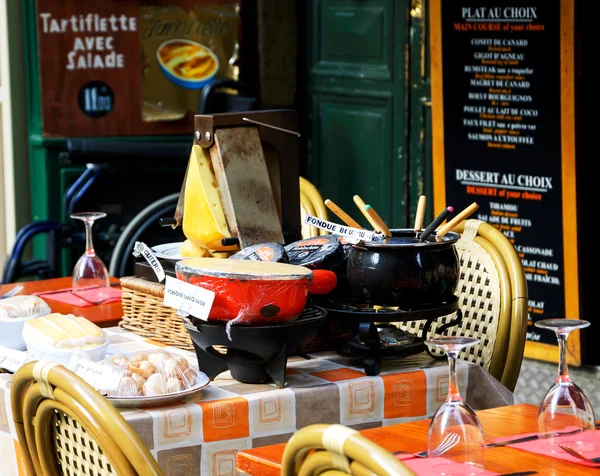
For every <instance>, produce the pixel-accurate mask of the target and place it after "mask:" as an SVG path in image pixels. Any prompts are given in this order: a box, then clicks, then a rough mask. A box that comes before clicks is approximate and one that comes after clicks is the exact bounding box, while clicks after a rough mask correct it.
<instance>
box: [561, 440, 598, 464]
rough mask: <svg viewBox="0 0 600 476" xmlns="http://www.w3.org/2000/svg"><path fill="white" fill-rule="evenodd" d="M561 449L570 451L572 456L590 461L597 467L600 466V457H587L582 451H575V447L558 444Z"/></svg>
mask: <svg viewBox="0 0 600 476" xmlns="http://www.w3.org/2000/svg"><path fill="white" fill-rule="evenodd" d="M558 446H559V447H560V448H561V449H563V450H564V451H566V452H567V453H569V454H570V455H571V456H573V457H575V458H578V459H580V460H582V461H585V462H586V463H590V464H593V465H595V467H597V468H600V458H586V457H585V456H583V455H582V454H581V453H579V452H577V451H575V450H574V449H573V448H571V447H570V446H567V445H558Z"/></svg>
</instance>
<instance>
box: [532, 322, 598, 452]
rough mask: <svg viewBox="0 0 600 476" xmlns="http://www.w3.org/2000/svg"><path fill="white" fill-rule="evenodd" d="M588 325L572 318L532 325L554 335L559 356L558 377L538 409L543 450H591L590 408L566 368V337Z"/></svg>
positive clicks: (592, 425)
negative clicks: (563, 447) (562, 446)
mask: <svg viewBox="0 0 600 476" xmlns="http://www.w3.org/2000/svg"><path fill="white" fill-rule="evenodd" d="M589 325H590V323H589V322H588V321H582V320H576V319H544V320H541V321H538V322H536V323H535V326H536V327H539V328H541V329H548V330H551V331H554V332H555V333H556V337H557V339H558V353H559V363H558V376H557V377H556V381H555V383H554V385H553V386H552V387H551V388H550V390H548V392H547V393H546V395H545V396H544V399H543V400H542V403H541V404H540V408H539V410H538V433H539V436H540V440H541V448H542V449H543V450H546V451H550V452H557V453H564V450H562V449H561V448H560V447H559V446H558V445H559V444H561V445H566V446H570V447H571V448H573V449H574V450H575V451H577V452H578V453H586V452H589V451H593V450H594V447H595V437H596V431H595V430H596V428H595V424H596V421H595V419H594V409H593V408H592V406H591V405H590V402H589V400H588V399H587V397H586V396H585V394H584V393H583V391H582V390H581V389H580V388H579V387H578V386H577V385H575V384H574V383H573V381H572V380H571V377H570V376H569V369H568V367H567V339H568V338H569V334H570V333H571V331H573V330H575V329H583V328H584V327H588V326H589ZM565 433H566V434H565Z"/></svg>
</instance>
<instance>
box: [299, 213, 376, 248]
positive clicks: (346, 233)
mask: <svg viewBox="0 0 600 476" xmlns="http://www.w3.org/2000/svg"><path fill="white" fill-rule="evenodd" d="M304 223H306V224H307V225H311V226H314V227H316V228H320V229H321V230H327V231H329V232H330V233H331V234H333V235H338V236H343V237H344V238H345V239H346V241H348V242H349V243H358V242H359V241H371V242H372V241H383V239H384V238H385V235H383V234H382V233H375V232H373V231H369V230H361V229H360V228H353V227H351V226H347V225H339V224H338V223H333V222H330V221H327V220H321V219H320V218H317V217H314V216H312V215H306V217H305V218H304Z"/></svg>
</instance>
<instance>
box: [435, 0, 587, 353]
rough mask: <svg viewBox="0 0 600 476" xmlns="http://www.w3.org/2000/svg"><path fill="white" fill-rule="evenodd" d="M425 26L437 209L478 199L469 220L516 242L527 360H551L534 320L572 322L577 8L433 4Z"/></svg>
mask: <svg viewBox="0 0 600 476" xmlns="http://www.w3.org/2000/svg"><path fill="white" fill-rule="evenodd" d="M430 19H431V42H432V46H431V54H432V108H433V111H432V112H433V131H434V132H433V134H434V137H433V147H434V148H433V151H434V190H435V197H434V202H435V209H436V210H435V211H436V212H437V211H438V210H442V209H443V208H444V207H445V206H447V205H452V206H453V207H454V208H455V209H458V210H460V209H462V208H464V207H466V206H468V205H469V204H470V203H472V202H474V201H476V202H477V203H478V204H479V209H478V211H477V213H476V216H473V217H472V218H478V219H480V220H484V221H486V222H488V223H490V224H491V225H493V226H494V227H496V228H497V229H499V230H500V231H502V232H503V233H504V235H505V236H506V237H507V238H508V239H509V240H510V241H511V242H512V243H513V244H514V246H515V248H516V250H517V252H518V254H519V256H520V258H521V262H522V264H523V268H524V271H525V275H526V279H527V287H528V294H529V296H528V297H529V327H528V333H527V340H528V343H527V346H526V351H525V355H526V356H527V357H532V358H540V359H545V360H552V361H555V360H556V352H555V351H556V337H555V335H554V333H553V332H544V331H542V330H540V329H538V328H537V327H535V326H533V323H534V322H535V321H537V320H540V319H547V318H572V319H577V318H579V302H578V301H579V298H578V283H577V280H578V277H577V275H578V271H577V259H578V258H577V235H576V229H577V223H576V219H577V213H576V191H575V188H576V183H575V156H574V155H575V149H574V106H573V102H574V90H573V81H574V79H573V21H574V13H573V2H569V1H566V0H532V1H531V2H514V1H510V0H508V1H507V0H496V1H468V0H432V2H431V6H430ZM569 344H570V354H571V359H570V360H571V362H572V363H574V364H579V363H580V354H579V341H578V336H576V335H573V336H572V338H570V339H569Z"/></svg>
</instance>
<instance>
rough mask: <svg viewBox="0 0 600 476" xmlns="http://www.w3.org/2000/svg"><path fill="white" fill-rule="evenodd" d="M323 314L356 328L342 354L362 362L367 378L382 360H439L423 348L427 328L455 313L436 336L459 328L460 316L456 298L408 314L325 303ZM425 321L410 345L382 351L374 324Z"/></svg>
mask: <svg viewBox="0 0 600 476" xmlns="http://www.w3.org/2000/svg"><path fill="white" fill-rule="evenodd" d="M320 305H321V306H322V307H324V308H325V309H326V310H327V313H328V316H329V318H330V319H336V320H343V321H345V322H351V323H354V324H357V325H358V334H357V335H356V336H355V337H353V338H352V339H350V340H349V341H348V342H346V352H341V351H340V353H344V354H346V353H347V354H348V355H350V356H353V357H362V358H363V367H364V370H365V373H366V374H367V375H379V372H380V370H381V359H382V358H401V357H406V356H408V355H413V354H419V353H421V352H423V351H426V352H427V353H428V354H429V355H431V356H432V357H433V358H434V359H443V358H445V357H438V356H436V355H434V354H432V353H431V352H430V351H429V349H428V347H427V346H426V345H425V339H426V337H427V333H428V332H429V329H430V327H431V324H432V323H433V322H434V321H435V320H436V319H439V318H440V317H443V316H448V315H449V314H452V313H453V312H456V318H455V319H453V320H452V321H450V322H448V323H446V324H444V325H443V326H441V327H440V328H439V329H438V332H439V333H442V332H444V331H445V330H446V329H448V328H450V327H453V326H456V325H459V324H460V323H461V321H462V312H461V310H460V308H459V307H458V298H456V297H455V298H454V299H453V300H452V301H449V302H445V303H443V304H441V305H439V306H434V307H421V308H415V309H410V310H394V309H377V310H376V309H373V308H372V307H358V306H360V304H357V303H356V302H354V301H328V302H326V303H320ZM422 320H426V322H425V326H424V327H423V329H422V331H421V335H420V336H417V337H416V338H415V340H414V342H412V343H411V344H406V345H399V346H390V347H382V345H381V340H380V338H379V332H378V330H377V326H376V325H375V322H408V321H422Z"/></svg>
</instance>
